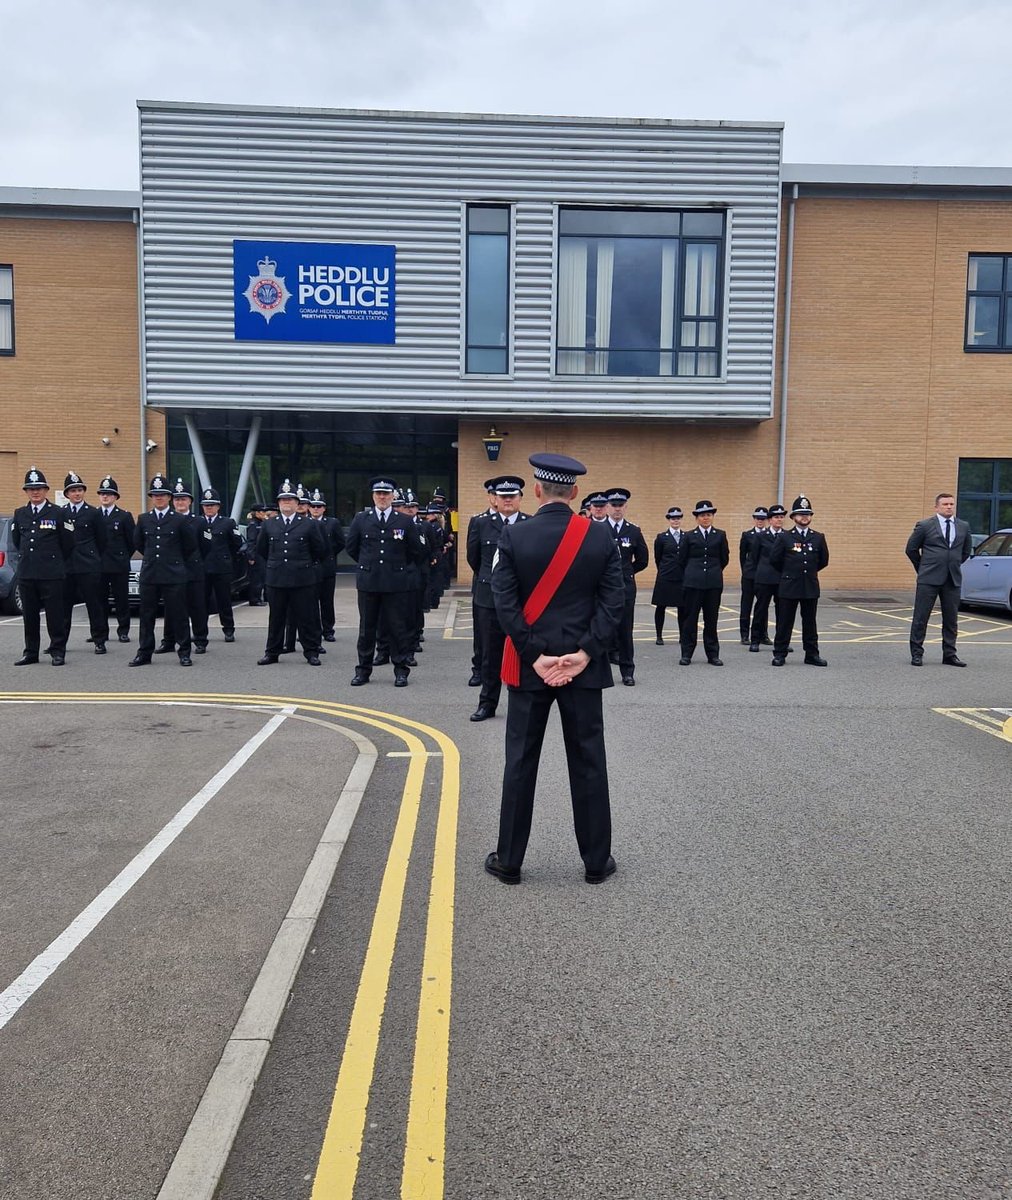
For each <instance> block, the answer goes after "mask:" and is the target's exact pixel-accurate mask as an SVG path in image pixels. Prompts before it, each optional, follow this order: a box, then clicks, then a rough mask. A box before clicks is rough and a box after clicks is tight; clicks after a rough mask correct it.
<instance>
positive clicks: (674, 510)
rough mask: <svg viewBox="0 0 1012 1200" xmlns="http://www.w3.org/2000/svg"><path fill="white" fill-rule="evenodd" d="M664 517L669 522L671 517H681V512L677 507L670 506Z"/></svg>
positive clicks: (675, 505)
mask: <svg viewBox="0 0 1012 1200" xmlns="http://www.w3.org/2000/svg"><path fill="white" fill-rule="evenodd" d="M664 515H665V517H667V519H668V520H669V521H670V520H671V519H672V518H673V517H681V516H682V510H681V509H680V508H679V507H678V505H677V504H672V506H671V507H670V508H669V509H668V511H667V512H666V513H665V514H664Z"/></svg>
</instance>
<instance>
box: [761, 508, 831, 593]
mask: <svg viewBox="0 0 1012 1200" xmlns="http://www.w3.org/2000/svg"><path fill="white" fill-rule="evenodd" d="M828 565H829V547H828V546H827V545H826V537H825V534H822V533H819V531H818V530H817V529H809V530H808V534H807V536H805V535H803V534H802V531H801V529H800V528H799V527H798V526H795V527H794V528H793V529H790V530H788V529H782V530H781V531H780V536H779V537H778V538H777V540H776V541H775V542H774V544H773V549H772V550H771V551H770V566H772V567H773V568H774V570H778V571H779V572H780V586H779V587H778V589H777V592H778V594H779V595H781V596H783V597H784V599H786V600H814V599H815V597H816V596H818V595H819V592H820V590H821V589H820V587H819V572H820V571H821V570H823V568H825V567H826V566H828Z"/></svg>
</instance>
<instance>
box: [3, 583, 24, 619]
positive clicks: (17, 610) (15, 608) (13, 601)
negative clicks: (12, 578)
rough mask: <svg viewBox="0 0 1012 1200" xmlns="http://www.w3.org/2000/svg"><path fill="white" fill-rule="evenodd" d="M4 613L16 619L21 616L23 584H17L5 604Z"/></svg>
mask: <svg viewBox="0 0 1012 1200" xmlns="http://www.w3.org/2000/svg"><path fill="white" fill-rule="evenodd" d="M3 611H4V612H7V613H11V614H12V615H13V616H15V617H20V616H21V611H22V610H21V584H20V583H15V585H14V586H13V587H12V588H11V590H10V594H9V595H8V597H7V599H6V600H5V601H4V604H3Z"/></svg>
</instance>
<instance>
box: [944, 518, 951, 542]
mask: <svg viewBox="0 0 1012 1200" xmlns="http://www.w3.org/2000/svg"><path fill="white" fill-rule="evenodd" d="M945 543H946V545H948V546H951V545H952V517H946V518H945Z"/></svg>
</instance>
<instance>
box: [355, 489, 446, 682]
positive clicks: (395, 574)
mask: <svg viewBox="0 0 1012 1200" xmlns="http://www.w3.org/2000/svg"><path fill="white" fill-rule="evenodd" d="M370 487H371V489H372V500H373V502H372V505H371V506H370V507H369V508H367V509H365V510H364V511H363V512H360V513H357V514H356V515H355V517H354V519H353V520H352V523H351V527H350V528H349V530H348V539H347V543H346V546H345V549H346V550H347V551H348V554H349V555H350V556H351V558H353V559H354V560H355V563H356V567H357V570H356V579H355V584H356V587H357V589H358V615H359V627H358V647H357V648H358V666H357V667H356V668H355V674H354V677H353V678H352V681H351V683H352V687H360V686H361V685H362V684H364V683H368V682H369V677H370V675H372V668H373V655H374V654H375V651H376V627H377V624H378V622H379V619H380V615H381V614H382V616H383V619H384V622H385V624H386V628H387V631H388V634H389V637H390V657H391V658H392V659H393V664H394V685H395V686H396V687H407V683H408V674H409V672H410V667H409V666H408V663H407V660H408V659H409V658H410V657H411V647H410V644H409V637H410V631H409V619H408V609H409V605H410V604H411V589H412V583H413V581H412V578H411V572H410V570H409V566H410V564H411V563H415V562H419V561H420V560H421V558H422V556H423V555H424V554H425V553H426V548H425V547H424V546H423V545H422V542H421V539H420V538H419V536H418V530H417V529H416V527H415V524H414V522H413V521H410V520H408V518H407V517H405V516H403V515H402V514H400V513H395V512H394V511H393V508H392V503H393V498H394V492H396V491H397V484H396V483H395V482H394V481H393V480H392V479H391V478H390V477H389V476H384V475H377V476H375V477H374V478H373V479H371V480H370Z"/></svg>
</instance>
